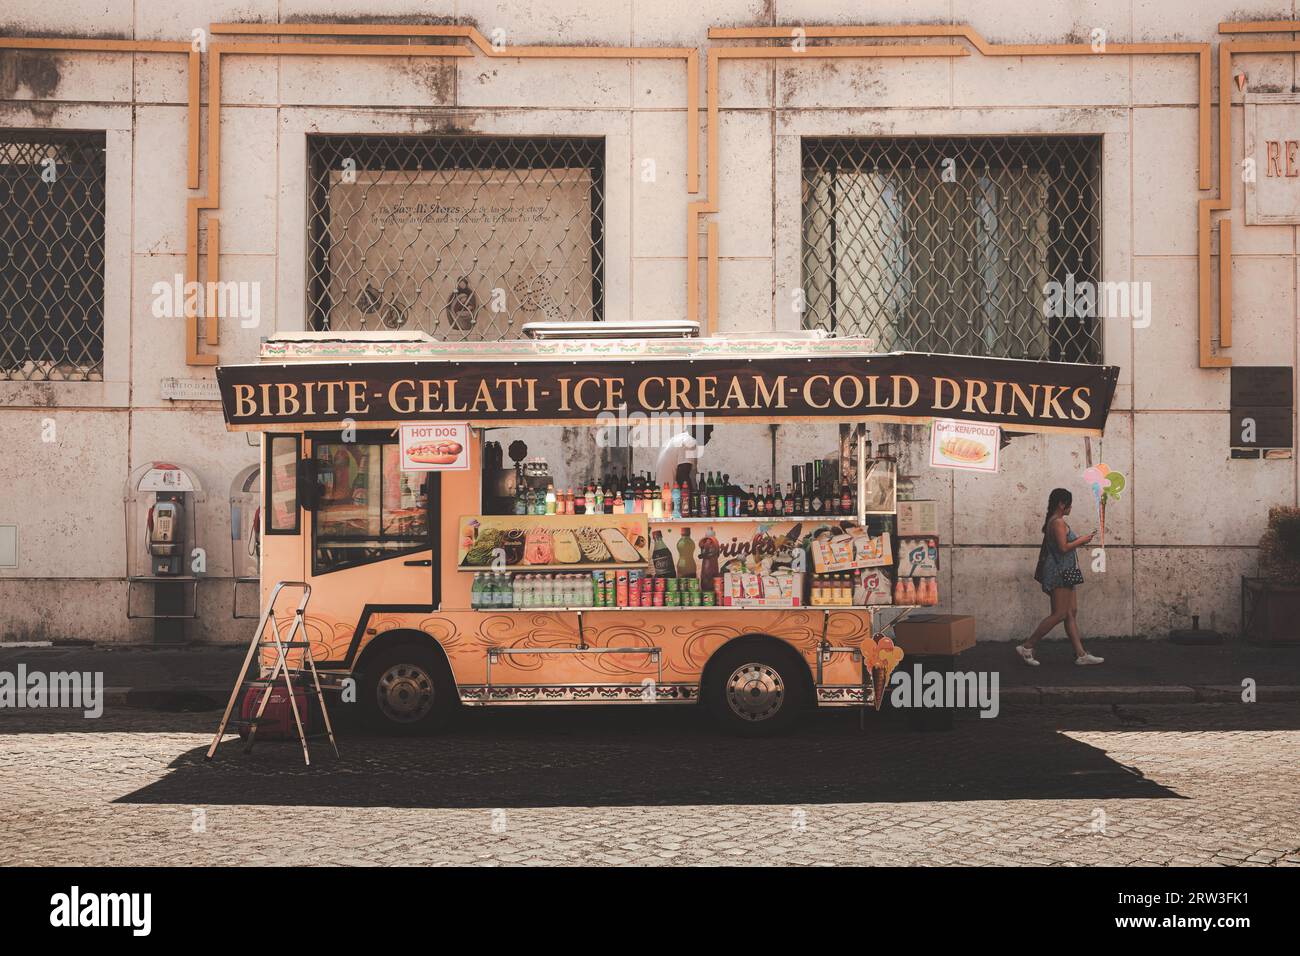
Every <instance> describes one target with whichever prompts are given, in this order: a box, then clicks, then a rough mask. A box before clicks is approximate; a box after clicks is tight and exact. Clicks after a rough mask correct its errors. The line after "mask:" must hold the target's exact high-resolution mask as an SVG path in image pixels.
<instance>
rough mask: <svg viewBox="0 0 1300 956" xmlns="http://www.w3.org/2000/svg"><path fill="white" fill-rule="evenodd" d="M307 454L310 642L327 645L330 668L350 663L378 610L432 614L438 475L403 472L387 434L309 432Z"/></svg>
mask: <svg viewBox="0 0 1300 956" xmlns="http://www.w3.org/2000/svg"><path fill="white" fill-rule="evenodd" d="M348 437H352V436H348ZM305 454H307V455H308V456H309V457H310V458H311V460H312V462H313V470H314V472H315V493H314V496H313V497H314V500H313V501H312V502H310V505H311V508H310V509H309V512H308V516H307V517H308V522H309V524H310V528H309V529H308V530H309V533H308V534H305V535H303V538H304V547H305V549H306V554H305V557H304V566H305V567H306V568H307V571H308V577H307V580H308V582H309V583H310V584H311V585H312V596H311V604H310V607H309V610H308V619H309V622H310V623H311V625H312V627H311V628H310V629H311V630H312V631H313V634H312V639H313V640H319V641H321V642H322V643H324V644H327V645H328V654H327V655H324V657H325V659H326V660H327V661H328V662H329V663H331V664H336V665H338V664H346V663H351V661H352V660H353V659H354V657H355V655H356V652H357V650H358V648H359V646H360V644H361V642H362V639H363V637H364V636H365V634H366V631H367V630H368V629H375V628H377V627H379V626H380V625H382V619H383V615H384V614H385V613H389V614H391V613H394V612H432V611H434V610H436V609H437V607H438V601H439V595H438V560H439V549H437V548H435V546H434V545H435V537H434V529H435V528H436V527H437V522H436V520H435V518H436V516H437V514H438V513H439V507H438V501H439V497H440V495H439V493H440V481H439V476H438V475H437V474H434V473H426V472H404V471H402V470H401V469H400V467H399V462H400V459H401V456H400V449H399V446H398V443H397V438H396V436H395V435H394V434H393V433H391V432H388V431H383V432H358V433H357V434H356V436H355V440H352V441H344V440H343V436H342V435H340V434H337V433H335V434H322V433H312V434H310V435H309V436H308V439H307V449H306V451H305ZM313 653H315V647H313Z"/></svg>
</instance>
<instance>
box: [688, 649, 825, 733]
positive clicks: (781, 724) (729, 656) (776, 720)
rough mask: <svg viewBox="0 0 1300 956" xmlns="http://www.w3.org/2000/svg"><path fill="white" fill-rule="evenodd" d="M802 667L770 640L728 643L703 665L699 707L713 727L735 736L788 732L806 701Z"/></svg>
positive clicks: (808, 696) (792, 654)
mask: <svg viewBox="0 0 1300 956" xmlns="http://www.w3.org/2000/svg"><path fill="white" fill-rule="evenodd" d="M809 685H810V680H809V677H808V665H807V664H805V663H804V662H803V660H802V659H801V658H800V657H799V655H798V654H796V653H795V652H794V650H792V649H791V650H787V649H786V648H785V647H783V646H781V645H778V644H776V643H774V642H771V641H740V642H737V643H733V644H729V645H727V646H726V647H724V648H722V650H720V651H718V653H717V654H716V655H715V656H714V658H713V660H711V661H710V662H709V666H708V675H707V677H706V679H705V683H704V688H703V693H704V703H705V706H706V707H708V709H709V712H710V713H711V714H712V715H713V718H714V719H715V720H716V721H717V722H718V724H719V725H720V726H721V727H722V728H723V729H724V730H726V731H727V732H728V733H732V734H735V735H737V736H741V737H770V736H773V735H775V734H781V733H785V732H786V731H788V730H790V729H791V728H793V727H794V726H795V725H796V724H797V723H798V722H799V720H800V719H801V718H802V717H804V716H805V714H806V713H807V710H808V707H809V704H810V703H811V694H810V690H809Z"/></svg>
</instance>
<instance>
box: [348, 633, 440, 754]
mask: <svg viewBox="0 0 1300 956" xmlns="http://www.w3.org/2000/svg"><path fill="white" fill-rule="evenodd" d="M358 684H359V686H358V688H357V701H358V702H359V703H360V704H361V717H362V721H363V722H364V724H365V725H366V727H367V728H368V729H370V730H373V731H376V732H378V733H382V734H389V735H391V736H395V737H415V736H420V735H422V734H430V733H433V732H434V731H436V730H439V729H440V728H442V727H444V726H446V724H447V723H448V721H449V720H450V719H451V715H452V713H453V712H454V710H455V708H456V705H457V704H458V703H459V702H460V701H459V698H458V697H457V695H456V683H455V681H454V680H452V676H451V672H450V671H449V670H448V668H447V661H446V659H445V658H444V657H443V656H442V654H441V653H440V652H439V650H438V649H437V648H433V647H427V646H421V645H420V644H415V643H410V644H397V645H394V646H392V647H386V648H383V649H382V650H379V651H377V652H376V653H375V655H374V656H373V657H372V658H371V659H370V660H368V661H366V665H365V668H364V670H363V671H362V674H361V680H360V681H358Z"/></svg>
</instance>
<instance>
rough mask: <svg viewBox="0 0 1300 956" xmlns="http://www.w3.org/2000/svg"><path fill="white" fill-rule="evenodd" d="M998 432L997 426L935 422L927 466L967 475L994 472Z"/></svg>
mask: <svg viewBox="0 0 1300 956" xmlns="http://www.w3.org/2000/svg"><path fill="white" fill-rule="evenodd" d="M1001 447H1002V429H1001V428H999V427H998V426H997V425H981V424H979V423H978V422H958V421H953V420H951V419H943V418H941V419H936V420H935V423H934V426H933V427H932V428H931V430H930V464H931V466H933V467H935V468H963V469H965V470H967V471H990V472H996V471H997V470H998V451H999V450H1000V449H1001Z"/></svg>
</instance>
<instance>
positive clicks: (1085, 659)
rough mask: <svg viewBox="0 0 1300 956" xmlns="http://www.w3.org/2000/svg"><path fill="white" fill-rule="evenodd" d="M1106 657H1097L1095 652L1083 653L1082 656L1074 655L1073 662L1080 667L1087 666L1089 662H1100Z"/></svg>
mask: <svg viewBox="0 0 1300 956" xmlns="http://www.w3.org/2000/svg"><path fill="white" fill-rule="evenodd" d="M1105 659H1106V658H1104V657H1098V656H1097V655H1096V654H1084V655H1083V656H1082V657H1076V658H1075V659H1074V662H1075V663H1076V664H1078V665H1079V666H1080V667H1087V666H1088V665H1089V664H1100V663H1101V662H1102V661H1104V660H1105Z"/></svg>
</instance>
